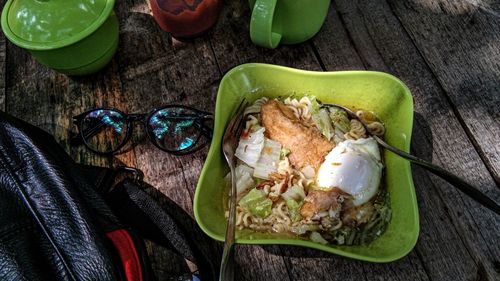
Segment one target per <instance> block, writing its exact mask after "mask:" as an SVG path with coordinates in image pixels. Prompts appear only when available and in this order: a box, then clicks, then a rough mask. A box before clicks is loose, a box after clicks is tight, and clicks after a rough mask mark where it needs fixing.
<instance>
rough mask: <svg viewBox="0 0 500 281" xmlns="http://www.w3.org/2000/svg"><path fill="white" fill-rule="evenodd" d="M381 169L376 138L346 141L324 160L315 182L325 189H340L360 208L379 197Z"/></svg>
mask: <svg viewBox="0 0 500 281" xmlns="http://www.w3.org/2000/svg"><path fill="white" fill-rule="evenodd" d="M382 168H383V165H382V163H381V157H380V150H379V147H378V144H377V142H376V141H375V139H373V138H366V139H358V140H346V141H343V142H340V143H339V144H337V146H336V147H335V148H333V149H332V151H330V153H328V155H327V156H326V157H325V161H324V162H323V164H321V166H320V168H319V170H318V176H317V178H316V183H317V185H318V186H319V187H321V188H323V189H330V188H333V187H337V188H339V189H341V190H342V191H344V192H346V193H348V194H350V195H352V197H353V198H354V200H353V203H354V205H356V206H358V205H361V204H363V203H366V202H368V201H369V200H370V199H371V198H373V196H375V194H377V192H378V189H379V185H380V179H381V177H382Z"/></svg>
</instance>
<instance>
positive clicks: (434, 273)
mask: <svg viewBox="0 0 500 281" xmlns="http://www.w3.org/2000/svg"><path fill="white" fill-rule="evenodd" d="M336 4H337V8H338V10H339V13H340V15H341V18H342V21H343V22H345V25H346V28H347V30H348V34H349V36H350V37H351V39H352V41H353V42H354V45H355V48H356V49H357V50H358V53H359V54H360V56H361V60H362V61H363V63H364V64H365V65H366V66H367V67H368V68H369V69H372V70H381V71H386V72H390V73H393V74H395V75H396V76H398V77H400V78H401V79H402V80H403V81H405V82H406V83H407V84H408V86H409V87H410V89H412V92H413V95H414V100H415V111H416V112H417V116H416V117H417V118H416V119H415V132H420V133H414V137H413V138H414V141H413V142H412V146H413V149H414V151H415V152H416V154H417V155H419V156H423V157H425V156H431V155H432V157H433V158H434V159H435V160H434V161H435V162H437V163H439V164H442V165H443V166H445V167H447V168H448V169H450V170H452V171H453V172H455V173H457V174H461V175H464V176H465V177H467V178H469V179H472V180H474V181H475V182H477V183H481V185H482V186H483V191H485V192H488V191H490V192H492V193H491V195H492V196H498V194H497V195H495V183H494V181H493V179H492V178H491V176H490V175H489V173H488V171H487V169H486V167H485V166H484V164H483V163H482V161H481V158H480V157H479V155H478V154H477V153H476V151H475V150H474V148H473V146H472V144H471V143H470V141H469V140H468V138H467V135H466V133H465V132H464V130H463V129H462V127H461V126H460V123H459V122H458V121H457V119H456V117H455V116H454V114H453V110H452V108H451V106H450V104H449V103H448V102H447V100H446V98H445V97H444V95H443V91H442V89H441V88H440V85H439V83H438V82H437V81H436V79H435V78H434V77H433V75H432V72H431V71H430V69H429V68H428V67H427V65H426V63H425V61H424V60H423V59H422V57H421V56H420V55H419V53H418V50H416V49H415V47H414V45H413V43H412V41H411V39H410V38H409V37H408V35H407V34H406V33H405V31H404V29H403V28H402V26H401V24H400V23H399V21H398V19H397V18H395V16H394V15H393V13H392V12H391V10H390V7H389V6H388V5H387V3H385V2H384V1H336ZM325 39H328V37H327V38H325ZM314 43H315V45H316V46H317V49H318V50H319V53H320V55H321V56H322V57H323V52H326V53H329V52H331V50H330V46H331V45H333V42H331V41H328V40H323V41H316V40H315V41H314ZM325 57H326V56H325ZM323 62H324V64H325V65H326V66H327V67H328V66H329V65H330V63H329V61H328V59H325V58H323ZM433 135H434V137H433ZM443 136H453V138H449V137H446V138H445V137H443ZM433 146H434V150H432V148H433ZM425 153H428V154H425ZM417 171H418V170H417V169H414V174H416V173H417ZM431 179H432V182H433V183H434V184H435V185H436V187H437V188H436V190H435V191H431V190H429V183H430V182H429V181H428V180H426V179H425V177H420V176H414V180H415V185H416V189H417V193H418V194H419V204H420V206H421V208H420V211H421V224H422V227H421V231H422V235H421V237H420V240H419V242H418V244H417V252H418V253H419V254H420V255H421V256H422V259H423V261H424V266H425V267H426V272H427V273H428V274H429V275H430V277H431V278H432V279H439V280H446V278H451V279H453V280H457V275H447V273H446V271H447V270H450V271H451V272H449V273H450V274H457V272H455V269H454V268H453V267H456V266H461V267H462V268H469V269H471V266H473V268H475V269H476V270H472V272H473V273H468V271H467V270H464V271H462V272H458V273H461V274H459V275H458V276H460V280H462V279H465V278H466V277H467V276H469V277H472V276H471V275H470V274H475V272H477V271H481V270H482V268H483V267H484V268H486V271H487V272H488V275H487V276H488V277H489V278H490V279H491V278H493V279H494V278H496V276H497V274H498V273H497V272H495V263H496V259H495V254H490V251H494V250H493V249H489V248H494V247H495V246H493V245H497V244H498V242H497V243H493V244H491V241H500V240H498V239H499V238H498V233H496V232H495V231H494V230H493V229H494V228H495V227H496V228H497V229H498V226H497V225H498V220H497V219H496V218H495V217H494V215H493V214H491V213H489V212H487V211H486V212H484V211H483V210H484V209H479V210H475V209H477V204H476V203H475V202H471V200H470V199H468V198H465V196H463V195H462V194H460V193H459V192H458V191H456V190H454V189H453V188H452V187H450V186H449V185H447V184H446V183H444V182H443V181H441V180H439V179H436V178H435V177H434V176H431ZM422 190H428V191H425V192H424V193H423V194H420V193H421V192H422ZM436 191H437V192H436ZM439 197H440V198H443V199H444V203H445V205H444V206H443V205H442V203H441V202H440V200H439V199H438V198H439ZM456 202H460V204H457V203H456ZM422 205H424V206H425V207H422ZM424 208H425V209H424ZM444 208H446V209H444ZM466 210H468V211H466ZM470 212H473V213H474V214H473V215H470ZM476 212H477V213H476ZM450 213H451V214H450ZM464 213H466V214H467V216H466V217H465V218H464V216H463V214H464ZM447 216H450V217H451V219H450V218H447ZM440 218H443V219H444V221H448V220H449V221H451V222H452V224H449V222H447V223H445V224H446V225H448V227H446V229H444V228H443V227H442V224H443V223H442V222H441V220H440ZM436 221H439V223H440V224H441V225H440V226H432V224H435V222H436ZM483 221H486V223H483ZM477 223H482V225H481V227H480V228H481V230H482V231H481V232H484V231H485V232H486V233H488V234H486V237H485V238H483V237H482V236H484V233H483V234H481V235H478V233H477V232H476V231H475V230H474V229H476V228H478V226H477ZM426 226H428V227H430V228H431V229H427V228H425V227H426ZM451 226H455V228H456V229H457V230H456V233H455V230H451V229H449V227H451ZM436 227H437V228H436ZM470 229H472V230H470ZM490 230H491V231H490ZM424 231H426V232H427V233H426V232H424ZM434 231H445V232H448V235H443V236H442V237H441V238H442V239H443V241H444V242H445V243H444V245H443V246H441V245H439V244H440V243H443V241H441V240H440V239H436V238H435V237H431V236H428V237H427V236H424V234H428V235H434ZM450 237H452V238H451V239H450ZM450 240H451V241H453V242H449V241H450ZM461 241H464V242H461ZM454 244H456V245H454ZM464 245H465V246H466V248H467V252H465V253H463V250H462V249H461V247H463V246H464ZM456 251H460V252H462V253H463V254H464V255H463V256H460V257H459V256H458V255H456ZM440 255H441V256H442V258H443V259H438V258H436V257H437V256H440ZM467 256H469V258H467ZM471 256H472V258H473V260H474V263H475V264H471V263H470V257H471ZM496 256H498V255H496ZM429 257H434V258H435V259H436V261H430V258H429ZM439 261H441V263H440V262H439ZM448 263H450V264H451V265H449V264H448ZM454 263H456V264H457V265H455V266H454V265H453V264H454ZM483 264H485V266H483ZM481 274H482V273H481ZM452 276H453V277H452ZM451 279H450V280H451Z"/></svg>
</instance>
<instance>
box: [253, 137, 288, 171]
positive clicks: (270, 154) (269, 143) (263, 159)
mask: <svg viewBox="0 0 500 281" xmlns="http://www.w3.org/2000/svg"><path fill="white" fill-rule="evenodd" d="M280 151H281V144H280V143H279V142H277V141H273V140H270V139H268V138H265V140H264V148H263V149H262V152H261V155H260V158H259V160H258V161H257V164H256V165H255V170H254V172H253V176H254V177H256V178H261V179H268V178H269V174H270V173H274V172H276V171H278V163H279V161H280Z"/></svg>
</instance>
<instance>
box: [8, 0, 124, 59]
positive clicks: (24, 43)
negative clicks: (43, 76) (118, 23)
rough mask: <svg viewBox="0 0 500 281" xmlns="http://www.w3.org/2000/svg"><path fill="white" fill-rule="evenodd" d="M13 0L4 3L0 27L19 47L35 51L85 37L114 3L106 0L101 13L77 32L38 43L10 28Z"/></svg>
mask: <svg viewBox="0 0 500 281" xmlns="http://www.w3.org/2000/svg"><path fill="white" fill-rule="evenodd" d="M12 3H13V1H12V0H9V1H8V2H7V4H5V7H4V8H3V11H2V20H1V23H2V29H3V32H4V33H5V35H6V36H7V38H9V40H10V41H11V42H12V43H14V44H16V45H17V46H19V47H22V48H25V49H28V50H37V51H43V50H54V49H59V48H62V47H66V46H69V45H72V44H74V43H77V42H78V41H80V40H82V39H84V38H86V37H87V36H89V35H90V34H92V33H93V32H94V31H96V30H97V29H98V28H99V27H101V25H102V24H103V23H104V22H105V21H106V20H107V19H108V17H109V15H110V14H111V12H112V11H113V7H114V5H115V0H107V1H106V6H105V7H104V9H103V11H102V13H101V14H100V15H99V17H98V18H97V19H96V20H95V21H94V22H93V23H92V24H91V25H89V26H88V27H87V28H85V29H84V30H82V31H81V32H79V33H78V34H75V35H73V36H71V37H68V38H66V39H62V40H58V41H54V42H47V43H39V42H33V41H29V40H25V39H23V38H21V37H19V36H17V34H15V33H14V32H12V30H11V29H10V26H9V22H8V16H7V15H8V13H9V11H10V7H11V5H12Z"/></svg>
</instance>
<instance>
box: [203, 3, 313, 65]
mask: <svg viewBox="0 0 500 281" xmlns="http://www.w3.org/2000/svg"><path fill="white" fill-rule="evenodd" d="M249 22H250V9H249V7H248V3H247V2H246V1H234V0H233V1H226V2H225V6H224V8H223V12H222V14H221V16H220V18H219V23H218V24H217V26H216V27H215V28H214V30H213V34H212V37H211V38H210V41H211V43H212V47H213V49H214V52H215V56H216V58H217V63H218V65H219V67H220V70H221V72H222V73H225V72H227V71H228V70H230V69H231V68H233V67H235V66H237V65H240V64H243V63H248V62H262V63H274V64H279V65H285V66H292V67H296V68H301V69H309V70H321V68H320V66H319V64H318V61H317V60H316V57H315V56H314V53H313V52H312V49H311V47H310V45H309V44H308V43H303V44H299V45H294V46H280V47H279V48H277V49H275V50H269V49H265V48H260V47H256V46H255V45H254V44H253V43H252V41H251V40H250V34H249V33H248V30H249Z"/></svg>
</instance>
